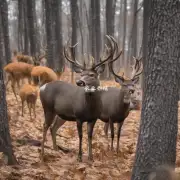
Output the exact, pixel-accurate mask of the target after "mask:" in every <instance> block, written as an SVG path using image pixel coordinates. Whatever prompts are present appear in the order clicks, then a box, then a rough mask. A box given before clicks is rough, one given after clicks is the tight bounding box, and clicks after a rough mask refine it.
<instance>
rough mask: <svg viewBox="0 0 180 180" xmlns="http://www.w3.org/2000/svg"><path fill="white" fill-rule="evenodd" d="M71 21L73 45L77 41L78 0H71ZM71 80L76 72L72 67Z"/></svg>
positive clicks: (72, 80)
mask: <svg viewBox="0 0 180 180" xmlns="http://www.w3.org/2000/svg"><path fill="white" fill-rule="evenodd" d="M70 2H71V23H72V36H71V38H72V40H71V45H72V46H73V45H75V44H76V43H77V21H78V5H77V0H71V1H70ZM71 82H72V83H73V82H74V72H73V68H72V74H71Z"/></svg>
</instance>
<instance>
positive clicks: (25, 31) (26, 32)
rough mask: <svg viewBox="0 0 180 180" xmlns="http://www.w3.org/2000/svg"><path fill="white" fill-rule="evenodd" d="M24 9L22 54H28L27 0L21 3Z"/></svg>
mask: <svg viewBox="0 0 180 180" xmlns="http://www.w3.org/2000/svg"><path fill="white" fill-rule="evenodd" d="M23 7H24V54H29V28H28V26H29V23H28V19H27V0H24V1H23Z"/></svg>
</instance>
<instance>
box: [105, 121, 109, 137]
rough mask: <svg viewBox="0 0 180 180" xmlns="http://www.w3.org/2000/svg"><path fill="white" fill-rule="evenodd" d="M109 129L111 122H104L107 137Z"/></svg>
mask: <svg viewBox="0 0 180 180" xmlns="http://www.w3.org/2000/svg"><path fill="white" fill-rule="evenodd" d="M108 129H109V123H105V124H104V134H105V136H106V138H108Z"/></svg>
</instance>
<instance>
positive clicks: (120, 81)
mask: <svg viewBox="0 0 180 180" xmlns="http://www.w3.org/2000/svg"><path fill="white" fill-rule="evenodd" d="M114 78H115V81H116V82H117V83H119V84H120V85H122V84H123V83H124V81H123V80H122V79H120V78H118V77H116V76H115V77H114Z"/></svg>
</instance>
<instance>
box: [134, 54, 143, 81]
mask: <svg viewBox="0 0 180 180" xmlns="http://www.w3.org/2000/svg"><path fill="white" fill-rule="evenodd" d="M133 58H134V59H136V63H135V66H134V68H135V71H134V73H133V75H132V79H135V78H136V77H138V76H139V75H140V74H142V71H143V67H142V57H141V58H140V59H137V58H135V57H133Z"/></svg>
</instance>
